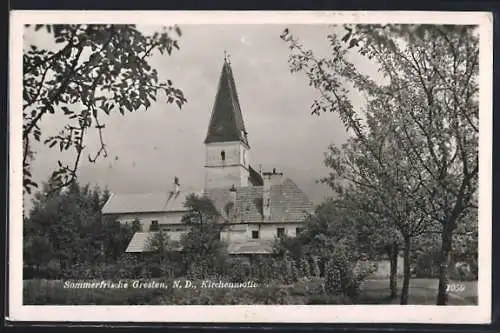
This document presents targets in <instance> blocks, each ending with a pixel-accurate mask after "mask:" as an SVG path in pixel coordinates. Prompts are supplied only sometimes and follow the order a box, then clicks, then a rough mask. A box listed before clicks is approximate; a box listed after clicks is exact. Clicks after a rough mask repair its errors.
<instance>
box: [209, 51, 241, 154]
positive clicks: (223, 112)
mask: <svg viewBox="0 0 500 333" xmlns="http://www.w3.org/2000/svg"><path fill="white" fill-rule="evenodd" d="M230 141H241V142H243V143H245V144H246V145H248V140H247V132H246V130H245V124H244V122H243V115H242V113H241V108H240V102H239V100H238V94H237V92H236V84H235V82H234V77H233V71H232V70H231V65H230V64H229V62H228V61H227V60H225V61H224V65H223V66H222V71H221V75H220V79H219V85H218V87H217V94H216V96H215V102H214V106H213V109H212V117H211V118H210V124H209V125H208V132H207V137H206V139H205V143H212V142H230Z"/></svg>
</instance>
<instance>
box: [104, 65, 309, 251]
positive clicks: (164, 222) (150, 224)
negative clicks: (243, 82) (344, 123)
mask: <svg viewBox="0 0 500 333" xmlns="http://www.w3.org/2000/svg"><path fill="white" fill-rule="evenodd" d="M247 134H248V133H247V130H246V128H245V124H244V121H243V115H242V111H241V108H240V102H239V100H238V94H237V91H236V84H235V80H234V76H233V72H232V69H231V64H230V62H229V60H228V59H227V58H226V59H224V64H223V66H222V71H221V74H220V78H219V83H218V88H217V93H216V96H215V103H214V105H213V109H212V115H211V118H210V123H209V125H208V131H207V135H206V139H205V141H204V145H205V154H206V156H205V166H204V171H205V184H204V186H203V187H201V186H200V190H199V191H185V190H183V189H182V186H181V181H180V180H179V179H178V178H177V177H174V180H173V183H172V187H171V188H170V189H166V190H165V191H164V192H160V193H139V194H119V193H113V194H112V195H111V196H110V198H109V200H108V201H107V203H106V204H105V205H104V207H103V208H102V215H103V216H110V217H112V218H114V219H116V220H117V221H119V222H120V223H132V222H133V221H139V222H140V225H141V230H140V231H139V232H137V233H135V234H134V236H133V237H132V239H131V240H130V243H129V245H128V247H127V249H126V252H128V253H143V252H148V247H149V245H148V244H149V239H150V237H151V235H152V234H153V233H154V232H156V231H157V230H164V231H165V232H166V233H167V234H168V236H169V239H171V240H173V241H179V240H180V238H181V235H182V234H183V233H186V232H187V231H188V230H189V225H186V224H185V223H184V222H183V221H182V217H183V215H184V214H185V213H186V208H185V207H184V202H185V199H186V197H187V196H188V195H189V194H193V193H194V194H196V195H199V196H206V197H208V198H210V199H211V200H212V202H213V203H214V205H215V207H216V208H217V210H218V211H219V213H220V214H221V216H223V217H224V219H225V220H226V221H228V222H227V227H226V228H225V229H224V230H223V231H222V232H221V239H223V240H225V241H226V242H227V244H228V252H229V253H230V254H233V255H252V254H269V253H271V252H272V247H273V242H274V240H275V239H276V238H277V237H282V236H284V235H287V236H291V237H294V236H296V235H297V234H298V233H299V232H300V231H301V226H302V224H303V221H304V218H305V216H306V215H307V214H310V213H312V212H313V204H312V202H311V201H310V200H309V199H308V197H307V196H306V195H305V193H304V192H303V191H302V190H301V189H300V188H299V187H298V186H297V185H296V184H295V182H294V181H293V180H291V179H290V178H287V177H286V176H285V175H283V173H280V172H277V171H276V170H275V169H273V170H272V171H270V172H262V171H260V170H256V169H255V168H254V167H252V164H251V159H250V152H251V149H250V144H249V141H248V137H247Z"/></svg>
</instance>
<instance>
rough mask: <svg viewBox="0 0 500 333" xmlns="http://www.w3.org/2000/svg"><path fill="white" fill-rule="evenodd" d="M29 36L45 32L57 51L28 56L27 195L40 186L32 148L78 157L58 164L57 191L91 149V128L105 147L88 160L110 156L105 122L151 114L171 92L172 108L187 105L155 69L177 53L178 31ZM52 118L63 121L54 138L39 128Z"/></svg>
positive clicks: (79, 28) (59, 28)
mask: <svg viewBox="0 0 500 333" xmlns="http://www.w3.org/2000/svg"><path fill="white" fill-rule="evenodd" d="M26 29H34V31H36V33H37V34H40V33H43V32H44V29H45V30H46V32H45V36H50V40H51V41H52V42H53V44H54V45H53V49H52V50H51V49H49V48H50V47H49V48H45V45H29V47H27V48H25V49H24V52H23V117H24V118H23V119H24V120H23V147H24V158H23V175H24V178H23V180H24V189H25V190H26V191H27V192H28V193H30V192H31V189H32V188H33V187H37V183H36V182H34V180H33V178H32V176H31V170H30V167H31V163H32V161H33V159H34V158H35V157H34V153H33V143H34V141H36V142H43V144H46V145H48V146H49V147H51V148H52V147H57V148H59V150H60V151H61V152H63V151H67V150H70V149H73V150H74V153H75V158H74V160H73V162H72V163H71V165H65V164H64V163H63V162H61V161H59V162H58V168H57V169H56V170H55V171H54V173H53V179H54V180H55V181H56V182H57V183H58V184H59V187H61V186H64V185H69V184H70V183H71V182H72V181H73V180H74V179H75V177H76V172H77V169H78V165H79V163H80V161H81V158H82V154H83V152H84V150H85V144H84V140H85V136H86V135H87V134H89V132H90V131H92V130H93V129H95V130H96V132H97V135H98V137H99V140H100V148H99V150H98V151H97V152H96V153H95V154H89V155H88V160H89V161H90V162H95V161H96V159H97V158H99V157H100V156H103V157H106V156H107V150H106V145H105V143H104V140H103V129H104V127H105V124H104V122H103V120H102V118H103V117H105V116H107V115H109V114H111V113H113V112H120V113H121V114H122V115H123V114H125V112H127V111H128V112H133V111H137V110H141V109H142V108H145V109H147V108H149V107H150V106H151V104H152V103H154V102H155V101H156V98H157V95H158V93H159V92H163V93H165V97H166V102H167V103H176V104H177V106H178V107H179V108H180V107H181V106H182V105H183V104H184V103H185V102H186V99H185V97H184V95H183V93H182V91H181V90H179V89H177V88H175V86H174V85H173V83H172V81H171V80H167V81H166V82H163V81H161V80H160V79H159V75H158V71H157V70H156V69H155V68H153V67H152V66H151V65H150V62H149V60H150V59H151V56H152V55H153V54H155V53H160V54H165V53H166V54H168V55H170V54H171V53H172V51H173V50H175V49H179V43H178V41H177V39H176V37H175V35H177V36H180V29H179V28H178V27H169V28H166V27H165V28H163V29H162V30H161V31H160V32H154V33H152V34H146V33H144V32H142V31H140V30H139V29H138V28H137V27H136V26H134V25H113V24H111V25H86V24H79V25H35V26H34V27H33V26H26ZM40 40H43V39H40ZM51 47H52V46H51ZM51 114H57V115H58V116H59V117H61V118H60V119H61V123H62V124H63V125H62V126H61V129H60V131H59V133H58V134H55V135H52V134H47V133H42V129H41V126H40V124H41V121H42V119H44V118H47V116H49V115H51ZM62 119H64V120H62ZM33 140H34V141H33Z"/></svg>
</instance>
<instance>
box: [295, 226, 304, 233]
mask: <svg viewBox="0 0 500 333" xmlns="http://www.w3.org/2000/svg"><path fill="white" fill-rule="evenodd" d="M301 232H302V228H298V227H297V228H295V234H296V235H298V234H300V233H301Z"/></svg>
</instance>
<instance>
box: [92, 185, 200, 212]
mask: <svg viewBox="0 0 500 333" xmlns="http://www.w3.org/2000/svg"><path fill="white" fill-rule="evenodd" d="M191 193H193V191H180V192H179V194H177V195H174V194H173V193H171V192H170V191H165V192H153V193H132V194H128V193H116V194H112V195H111V196H110V198H109V199H108V201H107V202H106V204H105V205H104V207H103V208H102V213H103V214H120V213H152V212H178V211H184V210H186V209H185V208H184V202H185V201H186V197H187V196H188V195H189V194H191Z"/></svg>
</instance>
